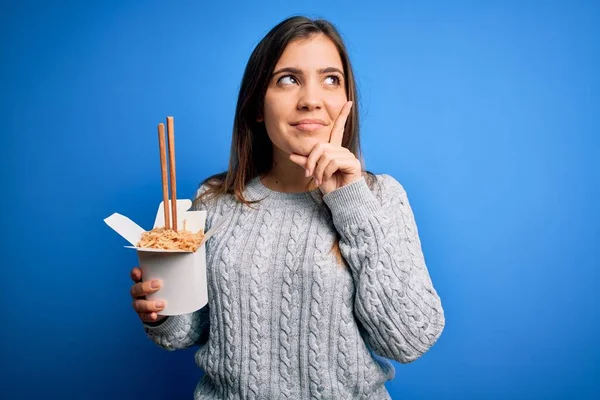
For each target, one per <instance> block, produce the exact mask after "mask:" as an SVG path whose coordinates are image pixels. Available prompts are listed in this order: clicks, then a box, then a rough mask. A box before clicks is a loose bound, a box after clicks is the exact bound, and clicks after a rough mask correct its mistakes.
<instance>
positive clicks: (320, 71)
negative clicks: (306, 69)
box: [273, 67, 344, 76]
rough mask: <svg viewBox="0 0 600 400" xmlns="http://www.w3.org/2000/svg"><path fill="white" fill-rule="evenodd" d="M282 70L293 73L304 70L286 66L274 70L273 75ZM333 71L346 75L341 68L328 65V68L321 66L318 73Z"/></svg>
mask: <svg viewBox="0 0 600 400" xmlns="http://www.w3.org/2000/svg"><path fill="white" fill-rule="evenodd" d="M282 72H289V73H291V74H296V75H302V74H303V72H302V70H300V69H298V68H293V67H285V68H281V69H278V70H277V71H275V72H273V76H275V75H277V74H280V73H282ZM331 72H337V73H339V74H340V75H342V76H344V73H343V72H342V71H341V70H340V69H339V68H336V67H327V68H321V69H318V70H317V73H318V74H319V75H322V74H328V73H331Z"/></svg>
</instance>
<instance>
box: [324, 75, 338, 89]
mask: <svg viewBox="0 0 600 400" xmlns="http://www.w3.org/2000/svg"><path fill="white" fill-rule="evenodd" d="M325 83H327V84H328V85H336V86H337V85H339V84H340V78H339V77H338V76H336V75H329V76H328V77H327V78H325Z"/></svg>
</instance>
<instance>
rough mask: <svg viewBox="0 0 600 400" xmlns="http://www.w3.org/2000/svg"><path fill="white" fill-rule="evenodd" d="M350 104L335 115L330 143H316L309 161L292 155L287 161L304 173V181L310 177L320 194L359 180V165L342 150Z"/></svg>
mask: <svg viewBox="0 0 600 400" xmlns="http://www.w3.org/2000/svg"><path fill="white" fill-rule="evenodd" d="M351 108H352V102H351V101H349V102H347V103H346V104H345V105H344V107H342V110H341V111H340V115H338V117H337V119H336V120H335V123H334V124H333V129H332V130H331V135H330V137H329V143H317V144H316V145H315V147H313V149H312V150H311V152H310V154H309V155H308V157H305V156H302V155H300V154H291V155H290V160H291V161H292V162H294V163H296V164H298V165H300V166H301V167H304V168H305V169H306V177H309V176H312V177H313V178H314V180H315V183H316V185H317V186H318V187H319V189H321V193H323V194H327V193H329V192H332V191H334V190H335V189H338V188H341V187H342V186H346V185H349V184H351V183H354V182H356V181H358V180H360V178H362V165H361V163H360V161H359V160H358V159H357V158H356V157H355V156H354V154H352V152H351V151H350V150H348V149H347V148H345V147H342V138H343V137H344V127H345V126H346V120H347V119H348V115H349V114H350V109H351Z"/></svg>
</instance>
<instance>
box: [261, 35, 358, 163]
mask: <svg viewBox="0 0 600 400" xmlns="http://www.w3.org/2000/svg"><path fill="white" fill-rule="evenodd" d="M345 84H346V83H345V77H344V67H343V65H342V59H341V58H340V55H339V53H338V51H337V48H336V47H335V44H334V43H333V42H332V41H331V40H330V39H328V38H327V37H326V36H325V35H315V36H312V37H310V38H308V39H300V40H296V41H293V42H291V43H290V44H288V46H287V47H286V48H285V50H284V52H283V54H282V55H281V58H280V59H279V61H278V62H277V64H276V66H275V69H274V70H273V75H272V77H271V80H270V82H269V87H268V88H267V93H266V95H265V105H264V110H263V119H264V122H265V126H266V128H267V133H268V135H269V138H270V139H271V142H273V145H274V151H277V150H280V151H282V152H284V153H286V154H291V153H296V154H301V155H304V156H307V155H309V154H310V152H311V150H312V149H313V147H314V146H315V145H316V144H317V143H319V142H329V135H330V133H331V128H332V127H333V124H334V122H335V120H336V118H337V117H338V115H339V113H340V111H341V110H342V107H343V106H344V104H345V103H346V101H347V97H346V90H345Z"/></svg>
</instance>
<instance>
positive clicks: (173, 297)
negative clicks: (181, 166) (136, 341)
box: [104, 200, 208, 315]
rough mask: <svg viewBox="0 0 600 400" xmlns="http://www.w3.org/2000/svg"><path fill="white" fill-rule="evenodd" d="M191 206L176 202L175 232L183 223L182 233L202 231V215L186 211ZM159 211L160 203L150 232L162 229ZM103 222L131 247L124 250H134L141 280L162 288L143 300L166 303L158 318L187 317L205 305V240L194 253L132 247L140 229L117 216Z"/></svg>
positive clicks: (162, 216) (160, 210)
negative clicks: (167, 316) (140, 271)
mask: <svg viewBox="0 0 600 400" xmlns="http://www.w3.org/2000/svg"><path fill="white" fill-rule="evenodd" d="M191 206H192V201H191V200H177V228H178V229H183V227H184V223H185V229H186V230H188V231H190V232H198V231H199V230H200V229H202V230H203V231H204V226H205V223H206V211H189V209H190V207H191ZM169 207H170V206H169ZM163 210H164V204H163V202H161V203H160V205H159V206H158V212H157V213H156V219H155V220H154V228H157V227H164V226H165V214H164V211H163ZM104 222H106V224H107V225H108V226H110V227H111V228H112V229H113V230H115V231H116V232H117V233H118V234H119V235H121V236H122V237H123V238H125V240H127V241H128V242H129V243H131V246H125V247H127V248H131V249H136V250H137V255H138V260H139V267H140V269H141V270H142V278H143V280H144V281H149V280H153V279H158V280H161V281H162V287H161V288H160V289H159V290H158V291H157V292H155V293H153V294H150V295H147V296H146V299H147V300H151V301H155V300H164V301H165V302H166V306H165V308H164V309H163V310H162V311H161V312H160V313H159V315H181V314H188V313H191V312H194V311H197V310H199V309H201V308H202V307H204V306H205V305H206V303H207V302H208V286H207V282H206V248H205V242H206V240H204V241H203V242H202V245H201V246H200V247H199V248H198V249H197V250H196V251H195V252H191V251H184V250H161V249H150V248H142V247H136V244H137V243H138V242H139V240H140V239H141V238H142V234H143V233H144V229H143V228H141V227H140V226H139V225H137V224H136V223H135V222H133V221H132V220H130V219H129V218H127V217H125V216H123V215H121V214H117V213H114V214H112V215H111V216H110V217H108V218H106V219H105V220H104ZM205 233H206V232H205Z"/></svg>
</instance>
